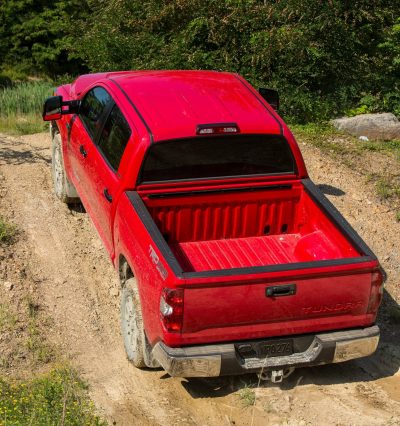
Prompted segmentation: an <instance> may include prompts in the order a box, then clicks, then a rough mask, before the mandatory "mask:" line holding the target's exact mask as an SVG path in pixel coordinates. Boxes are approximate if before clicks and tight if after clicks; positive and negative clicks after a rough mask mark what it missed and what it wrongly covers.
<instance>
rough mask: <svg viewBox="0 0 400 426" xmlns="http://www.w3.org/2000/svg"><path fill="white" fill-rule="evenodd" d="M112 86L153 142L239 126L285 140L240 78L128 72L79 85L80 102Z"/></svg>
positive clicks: (268, 110) (279, 124)
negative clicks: (89, 91)
mask: <svg viewBox="0 0 400 426" xmlns="http://www.w3.org/2000/svg"><path fill="white" fill-rule="evenodd" d="M104 80H106V81H108V82H110V81H111V82H112V84H114V85H115V86H116V87H117V88H118V90H120V91H121V92H123V93H122V96H121V97H120V101H121V102H128V103H129V104H130V105H131V107H133V108H134V109H135V110H136V111H137V112H138V113H139V115H140V116H141V118H142V120H143V121H144V122H145V124H146V127H147V128H148V129H149V132H150V134H151V137H152V139H153V141H154V142H157V141H162V140H167V139H177V138H186V137H191V136H196V128H197V126H198V125H201V124H214V123H236V124H237V125H238V127H239V129H240V133H268V134H281V133H282V122H281V120H280V118H279V117H278V116H277V115H276V114H275V112H274V111H273V110H272V108H271V107H270V106H269V105H268V104H267V103H266V102H265V101H264V100H263V99H262V98H261V96H260V95H259V94H258V93H257V92H256V91H255V90H254V89H253V88H252V87H251V86H250V85H249V84H248V83H247V82H246V81H245V80H244V79H243V78H241V77H240V76H239V75H237V74H231V73H226V72H218V71H127V72H115V73H100V74H88V75H85V76H82V77H80V78H78V79H77V80H76V82H75V83H74V85H73V91H74V92H75V95H76V96H78V95H79V94H80V92H82V91H84V90H85V88H86V87H88V86H92V85H93V84H95V83H96V82H97V83H100V82H102V81H103V82H104Z"/></svg>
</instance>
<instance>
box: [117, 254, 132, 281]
mask: <svg viewBox="0 0 400 426" xmlns="http://www.w3.org/2000/svg"><path fill="white" fill-rule="evenodd" d="M118 271H119V281H120V283H121V285H123V284H124V282H125V281H126V280H129V278H133V277H134V276H135V274H134V273H133V270H132V268H131V267H130V265H129V263H128V261H127V260H126V259H125V256H124V255H123V254H120V255H119V261H118Z"/></svg>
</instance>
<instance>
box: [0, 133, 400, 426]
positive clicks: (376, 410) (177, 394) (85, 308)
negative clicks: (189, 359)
mask: <svg viewBox="0 0 400 426" xmlns="http://www.w3.org/2000/svg"><path fill="white" fill-rule="evenodd" d="M49 146H50V140H49V136H48V134H37V135H31V136H24V137H9V136H4V135H3V136H0V189H1V191H0V196H1V203H0V211H1V212H2V213H3V214H5V215H6V217H8V218H11V219H12V220H13V221H14V222H15V223H16V224H17V226H18V227H19V228H20V229H22V230H23V232H22V233H21V236H20V242H19V243H18V244H17V245H16V246H15V253H14V256H13V258H12V259H11V258H10V259H4V258H3V259H2V260H1V262H2V263H3V265H2V268H3V269H2V270H3V277H6V278H7V279H11V280H12V281H13V285H14V287H13V289H12V290H10V294H11V296H10V297H12V294H13V292H21V291H22V292H23V291H32V288H28V287H29V286H32V285H34V286H35V289H34V291H35V292H37V294H39V299H40V307H41V309H42V310H43V311H44V312H45V313H46V315H48V316H49V318H50V319H51V321H49V322H48V337H49V340H50V341H51V342H52V343H53V344H54V345H56V346H57V347H58V348H60V350H61V352H62V353H63V354H64V355H65V357H67V358H68V359H69V360H71V362H72V364H73V365H74V366H75V367H76V368H77V369H78V370H79V371H80V372H81V373H82V375H83V377H84V379H85V380H86V381H87V382H88V383H89V385H90V396H91V397H92V399H93V400H94V402H95V404H96V407H97V408H98V411H99V413H100V414H101V415H103V416H105V417H106V418H107V420H108V421H109V422H110V424H117V425H166V426H167V425H176V424H184V425H201V426H203V425H210V426H211V425H280V424H288V425H308V424H310V425H321V424H329V425H372V424H374V425H400V372H399V367H400V331H399V328H400V327H399V325H396V324H395V323H394V321H392V318H391V316H390V309H392V308H396V306H397V303H396V300H397V301H399V300H400V224H398V223H396V222H395V219H394V215H393V212H392V211H391V209H390V206H388V205H384V204H381V203H380V202H379V200H378V199H377V198H376V196H375V193H374V189H373V187H372V184H368V183H367V182H366V181H365V178H363V177H362V176H361V175H360V174H357V172H355V171H352V170H349V169H348V168H347V167H346V166H344V165H340V164H336V162H335V161H334V160H332V159H329V158H327V157H326V155H322V154H321V153H320V151H318V150H317V149H316V148H314V147H312V146H307V145H302V146H301V148H302V151H303V153H304V156H305V159H306V164H307V165H308V168H309V171H310V175H311V177H312V178H313V180H314V181H315V183H316V184H318V185H320V188H321V189H322V190H323V191H324V192H325V193H326V194H327V196H328V197H329V198H330V199H331V201H332V202H333V203H334V204H335V205H336V206H337V207H338V209H339V210H340V211H341V212H342V213H343V214H344V215H345V217H346V218H347V219H348V220H349V221H350V222H351V224H352V225H353V226H354V227H355V229H356V230H357V231H358V232H359V233H360V234H361V235H362V237H363V238H364V239H365V240H366V242H367V243H368V244H369V245H370V246H371V248H372V249H373V250H374V251H375V253H376V254H377V255H378V257H379V258H380V259H381V261H382V264H383V266H384V267H385V269H386V272H387V274H388V282H387V285H386V291H385V300H384V306H383V309H382V311H381V315H380V318H379V323H380V326H381V328H382V332H383V333H382V339H381V343H380V346H379V349H378V351H377V353H376V354H375V355H374V356H372V357H370V358H367V359H363V360H358V361H352V362H348V363H344V364H337V365H330V366H323V367H318V368H308V369H299V370H297V371H295V373H293V374H292V376H290V378H289V379H287V380H286V381H285V382H284V383H283V384H281V385H279V386H278V385H272V384H268V383H258V381H257V378H256V377H255V376H254V375H248V376H242V377H234V378H232V377H228V378H218V379H191V380H184V379H176V378H171V377H169V376H168V375H166V374H165V373H164V372H163V371H160V370H158V371H139V370H137V369H135V368H134V367H133V366H131V365H130V364H129V362H128V361H127V360H126V358H125V354H124V349H123V344H122V339H121V337H120V333H119V309H118V280H117V275H116V273H115V272H114V270H113V267H112V265H111V263H110V262H109V260H108V258H107V255H106V252H105V250H104V249H103V247H102V243H101V241H100V239H99V237H98V235H97V233H96V231H95V229H94V227H93V225H92V224H91V222H90V220H89V218H88V216H87V215H86V214H85V213H84V212H83V211H82V208H79V207H78V208H76V209H74V210H69V209H68V208H67V207H66V206H64V205H62V204H61V203H59V202H58V201H57V200H56V199H55V197H54V195H53V193H52V183H51V177H50V150H49ZM21 265H24V267H23V268H22V266H21ZM21 268H22V269H23V273H22V272H21ZM16 269H18V270H16ZM26 271H28V273H27V272H26ZM27 275H28V276H29V280H28V278H27ZM28 281H29V283H30V284H29V285H28V284H27V282H28ZM32 283H33V284H32ZM246 388H251V389H254V392H255V396H256V401H255V405H254V406H248V407H246V406H245V405H246V398H245V397H244V396H243V395H245V394H246ZM243 389H245V391H243ZM251 392H252V391H250V393H251ZM240 394H241V395H242V397H241V396H240Z"/></svg>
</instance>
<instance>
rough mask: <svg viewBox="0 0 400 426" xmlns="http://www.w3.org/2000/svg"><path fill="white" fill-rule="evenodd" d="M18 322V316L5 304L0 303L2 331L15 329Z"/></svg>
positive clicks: (0, 329) (0, 327) (0, 325)
mask: <svg viewBox="0 0 400 426" xmlns="http://www.w3.org/2000/svg"><path fill="white" fill-rule="evenodd" d="M16 324H17V318H16V316H15V315H14V314H13V313H12V312H10V310H9V308H8V307H7V306H6V305H5V304H3V303H2V304H0V333H1V334H3V333H4V332H5V331H14V330H15V326H16Z"/></svg>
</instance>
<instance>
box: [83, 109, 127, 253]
mask: <svg viewBox="0 0 400 426" xmlns="http://www.w3.org/2000/svg"><path fill="white" fill-rule="evenodd" d="M131 133H132V132H131V129H130V127H129V125H128V122H127V121H126V119H125V117H124V115H123V114H122V112H121V110H120V108H119V107H118V105H117V104H115V103H114V102H113V103H112V106H111V108H110V111H109V114H108V116H107V118H106V119H105V123H104V126H103V128H102V129H101V130H100V133H99V136H98V138H97V143H96V149H95V150H93V152H92V153H91V160H90V162H91V181H92V182H91V184H92V187H91V197H92V198H91V202H90V204H91V210H92V211H91V214H92V215H93V217H94V218H95V219H94V222H95V225H96V227H97V229H98V231H99V233H100V235H101V237H102V239H103V242H104V244H105V246H106V248H107V250H108V252H109V253H110V255H111V256H112V254H113V232H112V230H113V227H112V218H113V215H114V210H115V205H116V202H117V200H118V198H119V195H120V193H121V176H120V175H119V173H118V168H119V164H120V162H121V158H122V155H123V153H124V151H125V147H126V145H127V143H128V141H129V139H130V137H131Z"/></svg>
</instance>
